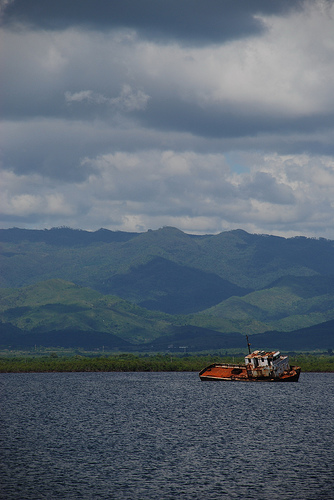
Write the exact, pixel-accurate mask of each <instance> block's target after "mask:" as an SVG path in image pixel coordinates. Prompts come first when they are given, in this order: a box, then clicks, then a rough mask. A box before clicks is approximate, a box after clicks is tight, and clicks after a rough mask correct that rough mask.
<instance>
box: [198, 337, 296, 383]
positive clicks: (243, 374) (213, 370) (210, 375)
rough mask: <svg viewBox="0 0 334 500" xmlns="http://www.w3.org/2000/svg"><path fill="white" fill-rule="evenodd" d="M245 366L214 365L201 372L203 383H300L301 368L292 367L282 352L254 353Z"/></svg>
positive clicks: (249, 356)
mask: <svg viewBox="0 0 334 500" xmlns="http://www.w3.org/2000/svg"><path fill="white" fill-rule="evenodd" d="M246 338H247V344H248V351H249V354H248V355H247V356H245V364H230V363H213V364H211V365H209V366H207V367H206V368H203V370H201V371H200V373H199V377H200V379H201V380H202V381H219V380H226V381H243V382H298V379H299V375H300V371H301V368H300V366H290V364H289V357H288V356H283V355H281V353H280V351H253V352H251V350H250V344H249V342H248V337H246Z"/></svg>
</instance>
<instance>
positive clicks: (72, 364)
mask: <svg viewBox="0 0 334 500" xmlns="http://www.w3.org/2000/svg"><path fill="white" fill-rule="evenodd" d="M289 359H290V364H291V365H298V366H300V367H301V369H302V371H303V372H334V356H333V355H332V354H316V355H315V354H298V355H295V356H290V358H289ZM215 362H227V363H243V362H244V358H243V357H236V356H223V357H222V356H213V355H184V356H174V355H173V354H156V355H147V356H142V355H134V354H119V355H102V356H85V355H74V356H59V355H58V354H57V353H50V354H49V355H47V356H37V357H35V356H15V357H14V356H0V373H43V372H198V371H200V370H201V369H202V368H204V367H205V366H207V365H208V364H210V363H215Z"/></svg>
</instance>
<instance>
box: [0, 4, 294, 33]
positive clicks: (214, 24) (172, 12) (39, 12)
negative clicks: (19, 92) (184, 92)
mask: <svg viewBox="0 0 334 500" xmlns="http://www.w3.org/2000/svg"><path fill="white" fill-rule="evenodd" d="M303 3H304V2H303V1H302V0H238V1H236V0H206V1H203V0H168V1H158V0H140V1H139V0H111V1H108V0H70V1H69V0H57V1H53V0H52V1H50V0H49V1H47V0H14V1H13V2H9V3H8V5H7V7H6V8H5V10H4V14H3V22H4V24H7V25H10V24H17V23H23V24H27V25H30V26H33V27H35V28H42V29H64V28H68V27H70V26H84V27H89V28H93V29H110V28H112V29H117V28H129V29H134V30H136V31H137V32H138V33H139V34H140V35H141V36H144V37H145V38H150V39H155V40H157V39H161V40H167V39H173V40H175V39H176V40H182V41H188V42H196V41H198V42H200V43H203V42H207V43H211V42H222V41H225V40H230V39H237V38H241V37H244V36H249V35H255V34H258V33H260V32H261V31H262V30H263V25H262V23H261V21H260V20H259V19H258V18H256V17H255V16H257V15H259V14H264V15H271V14H280V13H285V12H287V11H289V10H291V9H295V8H300V7H301V5H302V4H303Z"/></svg>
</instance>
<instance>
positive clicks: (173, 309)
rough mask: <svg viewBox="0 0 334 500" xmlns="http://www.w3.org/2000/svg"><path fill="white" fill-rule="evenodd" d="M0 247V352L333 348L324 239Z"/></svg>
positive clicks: (49, 242)
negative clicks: (25, 348) (250, 339)
mask: <svg viewBox="0 0 334 500" xmlns="http://www.w3.org/2000/svg"><path fill="white" fill-rule="evenodd" d="M0 243H1V249H0V287H1V288H0V321H1V325H0V345H2V346H9V345H13V346H14V347H15V345H19V344H20V342H21V344H22V345H23V344H24V343H26V344H27V343H28V344H29V343H31V341H32V340H33V339H34V340H35V341H34V342H33V344H36V343H37V344H38V345H44V344H45V345H46V344H47V345H55V346H56V345H69V344H72V346H75V345H76V346H79V347H82V346H83V344H85V345H88V344H90V345H91V346H93V345H94V346H96V345H97V344H98V345H101V344H102V345H107V344H108V342H109V344H110V346H111V348H118V349H124V350H126V349H127V348H129V349H130V350H131V349H132V347H133V346H136V348H137V349H139V346H144V347H143V349H145V346H146V349H147V350H150V349H152V348H153V347H152V346H155V348H156V349H157V350H158V348H161V349H168V348H171V347H168V346H178V348H179V347H180V345H178V344H180V343H181V345H182V343H184V342H186V343H187V345H193V347H194V349H195V350H204V349H211V348H215V349H217V348H224V347H226V348H227V345H228V346H230V345H231V344H233V343H234V344H235V347H239V344H240V343H242V342H244V335H245V334H249V335H256V336H257V337H256V338H257V339H258V340H259V341H260V340H261V342H262V345H257V346H256V347H259V348H262V347H263V348H264V347H271V344H272V343H274V344H275V339H277V345H275V347H277V348H281V349H284V348H285V347H284V345H286V346H288V345H290V347H287V348H289V349H290V348H293V349H303V348H305V349H311V348H317V347H318V348H332V347H333V334H332V330H331V324H332V323H331V322H332V320H334V242H333V241H330V240H325V239H319V240H316V239H310V238H305V237H296V238H288V239H286V238H280V237H276V236H268V235H251V234H248V233H246V232H244V231H241V230H236V231H227V232H224V233H221V234H218V235H206V236H196V235H188V234H185V233H183V232H182V231H179V230H178V229H175V228H170V227H166V228H162V229H159V230H156V231H148V232H145V233H125V232H114V231H108V230H105V229H100V230H99V231H96V232H88V231H82V230H73V229H69V228H55V229H51V230H24V229H17V228H13V229H7V230H6V229H2V230H0ZM320 324H326V325H327V327H326V328H325V327H323V326H322V327H320V326H319V327H317V326H316V325H320ZM310 327H312V329H311V330H309V328H310ZM295 331H298V334H297V333H294V332H295ZM320 331H322V333H321V335H320ZM270 332H282V335H283V333H284V332H285V333H284V335H283V336H282V335H279V334H278V333H275V334H274V333H270ZM301 332H302V333H301ZM317 332H318V333H317ZM259 334H261V339H260V336H258V335H259ZM273 335H274V336H273ZM185 336H186V337H185ZM15 339H16V340H15ZM29 339H30V340H29ZM87 339H89V340H87ZM163 339H165V340H163ZM178 339H179V340H180V342H178ZM280 342H281V343H282V342H283V344H284V345H280ZM263 343H266V344H267V345H263ZM269 344H270V345H269ZM244 345H245V344H244ZM213 346H214V347H213ZM291 346H293V347H291ZM308 346H309V347H308ZM311 346H313V347H311ZM231 347H233V345H231Z"/></svg>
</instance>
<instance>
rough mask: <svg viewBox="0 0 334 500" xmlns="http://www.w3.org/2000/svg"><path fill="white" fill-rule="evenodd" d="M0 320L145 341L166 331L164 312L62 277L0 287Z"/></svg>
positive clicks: (28, 328)
mask: <svg viewBox="0 0 334 500" xmlns="http://www.w3.org/2000/svg"><path fill="white" fill-rule="evenodd" d="M0 320H1V322H2V323H6V324H11V325H13V326H15V327H17V328H19V329H21V330H23V331H25V332H31V333H33V334H37V333H38V334H45V333H49V332H52V331H65V330H71V331H85V332H100V333H108V334H113V335H116V336H117V337H119V338H121V339H124V340H129V341H131V342H135V343H136V342H137V343H138V342H148V341H150V340H151V339H154V338H156V337H158V336H160V335H165V334H166V333H169V325H170V321H169V318H168V316H167V315H165V314H162V313H159V312H151V311H148V310H146V309H143V308H140V307H138V306H136V305H134V304H131V303H130V302H127V301H125V300H122V299H120V298H119V297H113V296H107V295H102V294H100V293H99V292H96V291H95V290H91V289H89V288H83V287H80V286H78V285H75V284H73V283H69V282H66V281H63V280H50V281H46V282H42V283H38V284H36V285H30V286H28V287H24V288H20V289H6V290H3V289H2V290H1V289H0Z"/></svg>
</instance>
